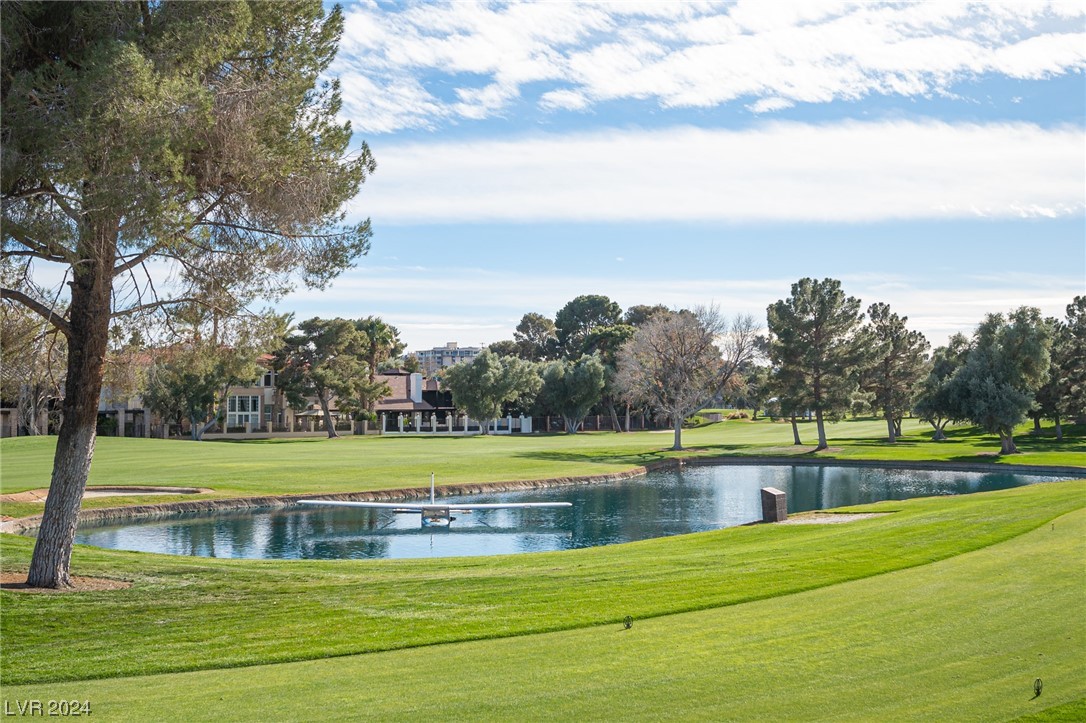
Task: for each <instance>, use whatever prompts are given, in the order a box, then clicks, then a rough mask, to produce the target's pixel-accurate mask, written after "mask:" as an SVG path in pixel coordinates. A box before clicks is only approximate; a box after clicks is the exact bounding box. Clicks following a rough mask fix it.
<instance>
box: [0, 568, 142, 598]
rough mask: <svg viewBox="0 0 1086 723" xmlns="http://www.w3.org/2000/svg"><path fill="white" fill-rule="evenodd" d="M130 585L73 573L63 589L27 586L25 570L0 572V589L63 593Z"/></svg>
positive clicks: (128, 586) (124, 582)
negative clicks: (69, 582)
mask: <svg viewBox="0 0 1086 723" xmlns="http://www.w3.org/2000/svg"><path fill="white" fill-rule="evenodd" d="M130 587H132V583H130V582H128V581H127V580H111V579H110V578H108V577H85V576H83V575H74V576H73V577H72V587H69V588H65V589H63V590H53V589H50V588H41V587H27V584H26V573H25V572H0V589H3V590H17V591H19V592H32V593H33V592H36V593H43V594H46V595H56V594H63V593H67V592H99V591H102V590H125V589H127V588H130Z"/></svg>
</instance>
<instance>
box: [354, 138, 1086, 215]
mask: <svg viewBox="0 0 1086 723" xmlns="http://www.w3.org/2000/svg"><path fill="white" fill-rule="evenodd" d="M1082 141H1083V134H1082V131H1081V129H1078V128H1072V127H1064V128H1055V129H1046V128H1041V127H1039V126H1036V125H1032V124H1025V123H1010V124H987V125H975V124H947V123H937V122H926V123H920V122H905V121H902V122H880V123H859V122H846V123H838V124H833V125H806V124H798V123H769V124H767V125H764V126H761V127H759V128H756V129H752V130H744V131H726V130H703V129H697V128H689V127H681V128H673V129H667V130H659V131H603V132H595V133H587V134H576V135H570V136H558V135H554V136H533V137H527V138H521V139H516V140H501V141H474V142H465V141H457V142H434V143H410V144H400V145H390V146H382V145H381V144H380V143H375V144H374V153H375V155H376V157H377V159H378V161H379V163H380V169H379V171H378V173H376V174H375V175H374V176H373V178H372V179H370V181H368V182H367V184H366V186H365V187H364V189H363V191H362V193H361V194H360V195H359V196H358V198H356V199H355V200H354V201H353V202H352V207H351V212H352V215H354V216H370V217H372V218H373V219H374V221H375V222H378V223H384V224H389V223H411V224H418V223H437V222H449V221H453V222H457V221H494V220H505V221H515V222H532V221H542V220H550V221H554V220H580V221H620V220H674V221H700V220H713V221H729V222H749V221H843V222H867V221H876V220H887V219H915V218H975V217H990V218H1019V217H1041V218H1051V217H1057V216H1066V215H1069V214H1075V213H1082V211H1083V209H1084V207H1086V206H1084V201H1083V196H1082V190H1083V188H1084V187H1086V172H1084V165H1086V163H1084V161H1086V151H1084V148H1083V142H1082Z"/></svg>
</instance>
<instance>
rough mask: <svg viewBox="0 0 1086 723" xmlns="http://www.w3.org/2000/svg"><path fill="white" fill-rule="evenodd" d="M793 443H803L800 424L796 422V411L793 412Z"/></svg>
mask: <svg viewBox="0 0 1086 723" xmlns="http://www.w3.org/2000/svg"><path fill="white" fill-rule="evenodd" d="M792 444H794V445H797V446H798V445H801V444H803V442H802V440H800V438H799V425H798V424H796V413H795V412H792Z"/></svg>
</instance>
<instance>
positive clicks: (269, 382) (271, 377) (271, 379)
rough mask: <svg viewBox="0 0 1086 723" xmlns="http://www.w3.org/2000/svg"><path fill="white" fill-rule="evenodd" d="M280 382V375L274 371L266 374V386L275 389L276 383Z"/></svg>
mask: <svg viewBox="0 0 1086 723" xmlns="http://www.w3.org/2000/svg"><path fill="white" fill-rule="evenodd" d="M277 381H279V375H278V374H277V373H275V372H274V371H267V372H264V386H265V387H274V386H275V383H276V382H277Z"/></svg>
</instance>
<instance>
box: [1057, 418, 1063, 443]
mask: <svg viewBox="0 0 1086 723" xmlns="http://www.w3.org/2000/svg"><path fill="white" fill-rule="evenodd" d="M1056 440H1057V441H1059V442H1062V441H1063V425H1062V424H1060V415H1058V414H1057V415H1056Z"/></svg>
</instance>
